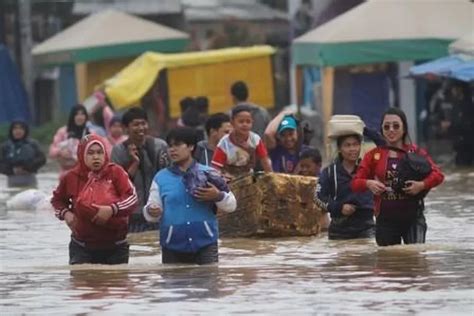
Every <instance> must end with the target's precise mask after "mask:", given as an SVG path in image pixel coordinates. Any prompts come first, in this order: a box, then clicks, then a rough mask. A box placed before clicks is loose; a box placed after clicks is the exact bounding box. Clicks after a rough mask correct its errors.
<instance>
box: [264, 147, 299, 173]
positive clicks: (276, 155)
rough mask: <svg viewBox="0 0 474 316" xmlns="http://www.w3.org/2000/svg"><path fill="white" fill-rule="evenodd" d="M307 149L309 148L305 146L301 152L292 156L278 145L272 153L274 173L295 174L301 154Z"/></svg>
mask: <svg viewBox="0 0 474 316" xmlns="http://www.w3.org/2000/svg"><path fill="white" fill-rule="evenodd" d="M307 147H308V146H306V145H303V146H302V147H301V148H300V150H299V151H297V152H295V153H294V154H292V153H290V152H289V151H288V150H287V149H285V148H284V147H283V146H281V145H280V144H278V145H277V146H276V147H275V148H273V149H272V150H271V151H270V159H271V161H272V168H273V171H274V172H281V173H293V172H294V171H295V168H296V165H297V164H298V161H299V153H300V152H301V151H303V150H305V149H306V148H307Z"/></svg>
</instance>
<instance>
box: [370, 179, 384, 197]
mask: <svg viewBox="0 0 474 316" xmlns="http://www.w3.org/2000/svg"><path fill="white" fill-rule="evenodd" d="M367 188H368V189H369V190H370V192H372V193H373V194H375V195H380V194H382V193H384V192H385V191H386V190H387V188H385V185H384V184H383V183H382V182H380V181H378V180H367Z"/></svg>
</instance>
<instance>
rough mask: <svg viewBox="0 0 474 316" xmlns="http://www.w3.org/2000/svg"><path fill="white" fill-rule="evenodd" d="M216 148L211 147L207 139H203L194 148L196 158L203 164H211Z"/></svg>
mask: <svg viewBox="0 0 474 316" xmlns="http://www.w3.org/2000/svg"><path fill="white" fill-rule="evenodd" d="M212 156H214V150H213V149H210V148H209V146H208V142H207V140H201V141H200V142H199V143H197V145H196V150H194V159H196V161H197V162H199V163H200V164H202V165H205V166H210V165H211V161H212Z"/></svg>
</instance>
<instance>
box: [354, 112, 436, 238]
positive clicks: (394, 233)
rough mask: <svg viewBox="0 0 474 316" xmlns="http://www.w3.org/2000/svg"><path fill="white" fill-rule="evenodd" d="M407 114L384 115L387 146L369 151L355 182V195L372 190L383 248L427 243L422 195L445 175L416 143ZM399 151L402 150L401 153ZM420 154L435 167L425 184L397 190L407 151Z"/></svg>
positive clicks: (408, 183) (409, 183)
mask: <svg viewBox="0 0 474 316" xmlns="http://www.w3.org/2000/svg"><path fill="white" fill-rule="evenodd" d="M407 126H408V125H407V118H406V115H405V113H404V112H403V111H402V110H400V109H398V108H389V109H388V110H387V111H386V112H385V113H384V114H383V116H382V125H381V132H382V135H383V137H384V139H385V142H386V145H385V146H379V147H376V148H374V149H372V150H371V151H369V152H367V153H366V154H365V156H364V158H363V160H362V162H361V163H360V165H359V168H358V170H357V173H356V175H355V177H354V178H353V180H352V183H351V187H352V190H353V191H354V192H364V191H365V190H367V189H368V190H370V191H371V192H372V193H373V195H374V204H375V216H376V227H375V239H376V241H377V244H378V245H379V246H389V245H396V244H401V243H402V240H403V242H404V243H405V244H413V243H424V242H425V237H426V230H427V225H426V221H425V216H424V214H423V211H424V202H423V198H419V197H418V196H419V195H418V194H419V193H420V192H423V191H429V190H430V189H432V188H434V187H436V186H438V185H439V184H441V183H442V182H443V179H444V176H443V174H442V172H441V170H440V169H439V167H438V166H437V165H436V164H435V163H434V162H433V160H432V159H431V157H430V156H429V155H428V153H427V152H426V151H425V150H423V149H421V148H418V147H417V146H416V145H415V144H412V142H411V140H410V136H409V134H408V128H407ZM397 149H398V150H397ZM403 151H405V152H417V153H418V154H419V155H422V156H423V157H425V158H426V160H427V161H428V162H429V164H430V165H431V172H430V174H429V175H428V176H427V177H426V178H425V179H424V180H422V181H413V180H409V181H405V183H404V187H403V190H402V191H401V192H400V191H398V190H394V188H395V187H396V184H397V182H398V177H399V171H400V170H399V165H400V161H401V159H402V158H403V156H404V155H405V153H404V152H403Z"/></svg>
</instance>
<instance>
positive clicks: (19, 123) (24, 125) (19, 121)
mask: <svg viewBox="0 0 474 316" xmlns="http://www.w3.org/2000/svg"><path fill="white" fill-rule="evenodd" d="M15 125H20V126H21V127H23V129H24V130H25V136H23V138H22V139H17V140H16V141H18V140H24V139H27V138H28V135H29V133H30V128H29V126H28V124H26V122H24V121H21V120H17V121H13V122H12V123H11V124H10V129H9V130H8V138H10V139H11V140H12V141H15V139H13V134H12V132H13V127H14V126H15Z"/></svg>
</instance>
